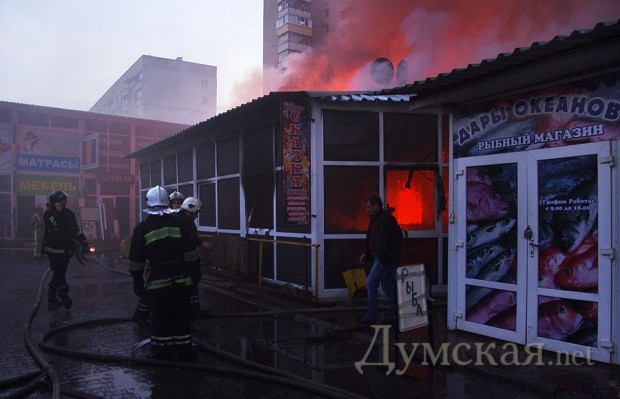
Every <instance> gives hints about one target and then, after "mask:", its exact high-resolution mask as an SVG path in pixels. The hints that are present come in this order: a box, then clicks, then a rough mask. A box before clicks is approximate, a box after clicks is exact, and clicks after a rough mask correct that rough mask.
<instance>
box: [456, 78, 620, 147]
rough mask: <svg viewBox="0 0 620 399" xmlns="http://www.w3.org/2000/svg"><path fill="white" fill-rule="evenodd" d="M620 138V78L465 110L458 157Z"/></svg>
mask: <svg viewBox="0 0 620 399" xmlns="http://www.w3.org/2000/svg"><path fill="white" fill-rule="evenodd" d="M618 138H620V73H614V74H610V75H606V76H599V77H595V78H590V79H585V80H581V81H578V82H575V83H571V84H567V85H562V86H556V87H552V88H546V89H542V90H538V91H534V92H530V93H527V94H523V95H519V96H515V97H510V98H504V99H500V100H495V101H492V102H488V103H486V104H484V105H482V106H473V107H470V108H468V109H461V110H459V111H458V112H457V113H455V115H454V119H453V130H452V142H453V150H454V151H453V153H454V157H455V158H461V157H471V156H478V155H489V154H500V153H507V152H516V151H526V150H533V149H541V148H551V147H561V146H566V145H573V144H583V143H591V142H596V141H604V140H615V139H618Z"/></svg>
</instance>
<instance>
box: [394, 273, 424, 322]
mask: <svg viewBox="0 0 620 399" xmlns="http://www.w3.org/2000/svg"><path fill="white" fill-rule="evenodd" d="M396 295H397V300H398V316H399V323H398V327H399V329H400V331H401V332H402V331H408V330H413V329H415V328H418V327H422V326H425V325H427V324H428V307H427V301H426V299H427V295H426V276H425V272H424V264H416V265H406V266H401V267H399V268H397V269H396Z"/></svg>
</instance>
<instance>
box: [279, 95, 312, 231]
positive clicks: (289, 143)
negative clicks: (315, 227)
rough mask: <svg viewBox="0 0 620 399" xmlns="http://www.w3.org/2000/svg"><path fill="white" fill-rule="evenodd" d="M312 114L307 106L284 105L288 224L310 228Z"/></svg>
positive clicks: (283, 128)
mask: <svg viewBox="0 0 620 399" xmlns="http://www.w3.org/2000/svg"><path fill="white" fill-rule="evenodd" d="M309 114H310V112H309V107H308V105H307V104H297V103H292V102H288V101H283V102H282V151H283V157H282V160H283V179H282V182H283V190H284V193H283V194H284V195H283V196H282V197H283V199H284V203H283V204H282V206H283V207H284V223H285V224H288V225H297V226H305V225H308V224H310V120H309V118H310V115H309Z"/></svg>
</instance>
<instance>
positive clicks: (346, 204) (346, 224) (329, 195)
mask: <svg viewBox="0 0 620 399" xmlns="http://www.w3.org/2000/svg"><path fill="white" fill-rule="evenodd" d="M378 186H379V169H378V168H375V167H354V166H326V167H325V232H326V233H332V234H333V233H360V232H365V231H366V228H367V227H368V221H369V219H368V214H367V213H366V207H365V204H366V200H367V199H368V197H370V196H371V195H373V194H376V193H377V192H378V188H377V187H378Z"/></svg>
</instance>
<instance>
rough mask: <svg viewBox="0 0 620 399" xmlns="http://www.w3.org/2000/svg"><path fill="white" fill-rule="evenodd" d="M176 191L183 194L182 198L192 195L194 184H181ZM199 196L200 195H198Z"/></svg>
mask: <svg viewBox="0 0 620 399" xmlns="http://www.w3.org/2000/svg"><path fill="white" fill-rule="evenodd" d="M177 191H178V192H180V193H181V194H183V197H184V198H187V197H193V196H194V186H193V185H191V184H182V185H179V188H178V189H177ZM170 193H172V191H170ZM198 198H200V197H198Z"/></svg>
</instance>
